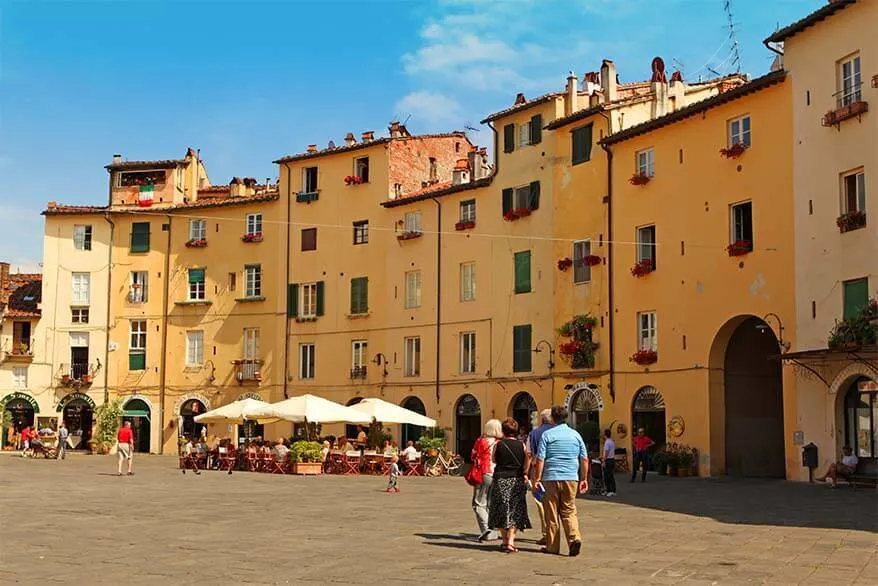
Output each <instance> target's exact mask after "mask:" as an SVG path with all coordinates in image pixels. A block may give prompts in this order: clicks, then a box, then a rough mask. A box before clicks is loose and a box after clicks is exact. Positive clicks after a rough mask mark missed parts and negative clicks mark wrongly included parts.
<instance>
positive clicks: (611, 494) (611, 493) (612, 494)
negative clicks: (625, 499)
mask: <svg viewBox="0 0 878 586" xmlns="http://www.w3.org/2000/svg"><path fill="white" fill-rule="evenodd" d="M607 496H616V493H615V492H608V493H607Z"/></svg>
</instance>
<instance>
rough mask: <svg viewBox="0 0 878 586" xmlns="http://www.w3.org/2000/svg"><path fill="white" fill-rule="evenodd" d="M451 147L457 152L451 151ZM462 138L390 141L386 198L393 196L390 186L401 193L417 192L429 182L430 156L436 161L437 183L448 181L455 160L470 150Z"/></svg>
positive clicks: (452, 136)
mask: <svg viewBox="0 0 878 586" xmlns="http://www.w3.org/2000/svg"><path fill="white" fill-rule="evenodd" d="M455 145H458V149H457V150H455ZM471 146H472V145H471V143H470V141H469V140H468V139H467V138H466V136H465V135H464V134H463V133H461V134H454V135H448V136H423V137H417V136H416V137H412V138H401V139H396V140H392V141H390V144H389V153H388V155H389V156H388V158H389V172H388V197H390V198H392V197H393V196H394V191H393V190H394V187H393V186H394V184H396V183H399V184H401V185H402V193H403V194H405V193H409V192H412V191H417V190H419V189H421V182H423V181H428V180H429V179H430V157H433V158H435V159H436V177H437V178H438V180H439V183H448V182H450V181H451V172H452V170H453V169H454V164H455V163H456V162H457V160H458V159H465V158H466V156H467V153H468V152H469V150H470V147H471Z"/></svg>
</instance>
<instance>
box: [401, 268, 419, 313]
mask: <svg viewBox="0 0 878 586" xmlns="http://www.w3.org/2000/svg"><path fill="white" fill-rule="evenodd" d="M420 306H421V271H409V272H407V273H406V274H405V308H406V309H412V308H415V307H420Z"/></svg>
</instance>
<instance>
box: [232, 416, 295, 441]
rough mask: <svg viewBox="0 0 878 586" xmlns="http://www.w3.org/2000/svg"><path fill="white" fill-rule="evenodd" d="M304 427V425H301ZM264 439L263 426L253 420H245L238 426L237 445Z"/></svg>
mask: <svg viewBox="0 0 878 586" xmlns="http://www.w3.org/2000/svg"><path fill="white" fill-rule="evenodd" d="M303 426H304V425H303ZM256 438H262V439H265V426H264V425H263V424H261V423H258V422H256V421H253V420H250V419H248V420H246V421H244V423H241V424H240V425H238V445H239V446H241V445H244V442H245V441H250V440H255V439H256Z"/></svg>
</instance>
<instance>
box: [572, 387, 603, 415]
mask: <svg viewBox="0 0 878 586" xmlns="http://www.w3.org/2000/svg"><path fill="white" fill-rule="evenodd" d="M564 388H565V389H566V390H567V396H566V397H565V398H564V404H565V405H567V410H568V411H575V409H574V405H573V403H572V400H573V399H574V398H576V394H577V393H578V392H579V391H582V392H583V397H582V400H583V401H584V403H583V404H585V405H590V406H592V407H594V408H595V409H596V410H597V411H603V410H604V400H603V399H602V398H601V392H600V390H599V387H598V386H597V385H596V384H594V383H576V384H573V385H566V386H565V387H564Z"/></svg>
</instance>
